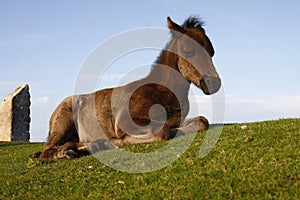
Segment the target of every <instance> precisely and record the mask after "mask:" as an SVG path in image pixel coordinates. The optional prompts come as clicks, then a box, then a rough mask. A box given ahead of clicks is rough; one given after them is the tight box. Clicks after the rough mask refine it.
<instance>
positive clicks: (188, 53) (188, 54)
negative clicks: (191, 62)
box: [184, 51, 195, 57]
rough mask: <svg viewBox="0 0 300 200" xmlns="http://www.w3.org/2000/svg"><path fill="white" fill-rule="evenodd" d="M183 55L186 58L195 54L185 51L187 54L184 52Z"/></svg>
mask: <svg viewBox="0 0 300 200" xmlns="http://www.w3.org/2000/svg"><path fill="white" fill-rule="evenodd" d="M184 55H185V56H186V57H193V56H194V55H195V52H194V51H187V52H184Z"/></svg>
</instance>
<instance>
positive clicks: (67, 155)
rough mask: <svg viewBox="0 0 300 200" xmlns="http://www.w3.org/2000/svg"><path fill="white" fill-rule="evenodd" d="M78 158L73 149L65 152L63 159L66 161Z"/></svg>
mask: <svg viewBox="0 0 300 200" xmlns="http://www.w3.org/2000/svg"><path fill="white" fill-rule="evenodd" d="M76 157H77V153H76V152H75V151H73V150H72V149H69V150H67V151H65V152H64V155H63V158H65V159H74V158H76Z"/></svg>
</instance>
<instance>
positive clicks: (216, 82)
mask: <svg viewBox="0 0 300 200" xmlns="http://www.w3.org/2000/svg"><path fill="white" fill-rule="evenodd" d="M200 85H201V89H202V91H203V92H204V94H206V95H210V94H214V93H216V92H218V90H219V89H220V87H221V79H220V78H216V77H210V76H207V75H203V77H202V80H201V81H200Z"/></svg>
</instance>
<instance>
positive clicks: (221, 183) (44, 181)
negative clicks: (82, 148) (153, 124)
mask: <svg viewBox="0 0 300 200" xmlns="http://www.w3.org/2000/svg"><path fill="white" fill-rule="evenodd" d="M243 125H244V124H243ZM246 125H247V127H246V128H245V129H241V124H234V125H227V126H224V129H223V132H222V134H221V136H220V138H219V141H218V142H217V143H216V145H215V147H214V148H213V149H212V151H211V152H210V153H209V154H208V155H207V156H206V157H204V158H199V151H200V147H201V144H202V141H203V139H204V137H205V134H206V133H198V134H196V137H195V139H194V140H193V143H192V145H191V146H190V147H189V148H188V150H187V151H185V152H184V153H183V154H182V155H181V156H180V157H179V159H178V160H176V161H175V162H173V163H172V164H171V165H168V166H167V167H164V168H162V169H160V170H156V171H153V172H148V173H126V172H120V171H116V170H114V169H112V168H110V167H108V166H105V165H104V164H102V163H101V162H99V161H98V160H97V159H95V157H93V156H91V155H89V156H83V157H81V158H78V159H74V160H57V161H47V162H40V161H38V160H33V159H31V155H33V154H34V153H35V152H37V151H41V150H42V147H43V144H42V143H0V199H83V198H86V199H95V198H97V199H300V173H299V172H300V151H299V147H300V119H286V120H278V121H266V122H259V123H249V124H246ZM178 139H179V140H180V138H178ZM169 142H170V141H166V142H161V143H155V144H143V145H136V146H131V147H127V148H126V150H127V151H132V152H149V151H150V152H151V151H154V150H155V149H159V148H161V147H163V146H165V145H166V144H168V143H169ZM113 159H114V158H112V160H113Z"/></svg>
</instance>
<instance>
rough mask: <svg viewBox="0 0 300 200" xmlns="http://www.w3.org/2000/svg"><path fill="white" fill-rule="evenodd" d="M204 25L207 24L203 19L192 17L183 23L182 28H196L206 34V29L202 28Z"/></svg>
mask: <svg viewBox="0 0 300 200" xmlns="http://www.w3.org/2000/svg"><path fill="white" fill-rule="evenodd" d="M204 25H205V23H204V21H202V20H201V18H199V17H197V16H190V17H189V18H187V19H186V20H185V21H184V22H183V24H182V28H196V29H199V30H200V31H203V32H205V31H204V29H203V28H202V26H204Z"/></svg>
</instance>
